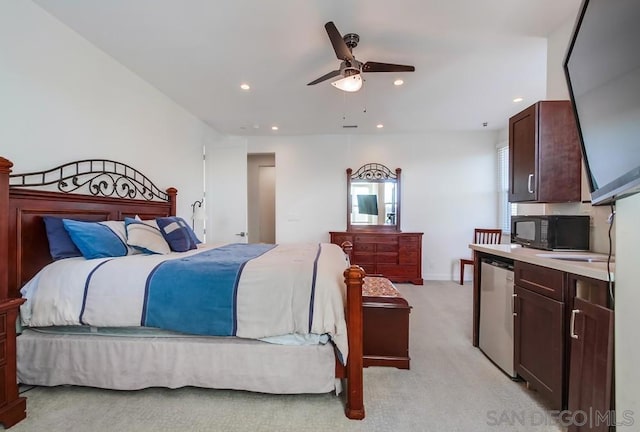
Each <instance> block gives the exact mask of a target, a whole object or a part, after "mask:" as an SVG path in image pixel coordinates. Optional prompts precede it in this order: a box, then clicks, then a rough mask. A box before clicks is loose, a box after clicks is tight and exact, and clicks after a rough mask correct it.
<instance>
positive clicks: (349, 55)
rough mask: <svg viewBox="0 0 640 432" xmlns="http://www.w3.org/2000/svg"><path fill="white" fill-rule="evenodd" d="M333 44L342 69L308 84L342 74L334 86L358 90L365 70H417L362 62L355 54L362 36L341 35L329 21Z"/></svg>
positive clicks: (328, 26) (330, 38)
mask: <svg viewBox="0 0 640 432" xmlns="http://www.w3.org/2000/svg"><path fill="white" fill-rule="evenodd" d="M324 28H325V29H326V30H327V34H328V35H329V40H331V45H333V50H334V51H335V52H336V56H337V57H338V59H339V60H342V63H340V69H336V70H334V71H331V72H329V73H327V74H325V75H322V76H321V77H320V78H318V79H315V80H313V81H311V82H310V83H309V84H307V85H314V84H318V83H320V82H322V81H326V80H328V79H330V78H334V77H337V76H342V79H339V80H336V81H334V82H332V83H331V84H333V85H334V86H336V87H338V88H339V89H341V90H344V91H358V90H360V87H362V77H361V74H362V73H363V72H413V71H415V70H416V68H415V67H413V66H407V65H399V64H391V63H379V62H366V63H362V62H359V61H358V60H356V58H355V57H354V55H353V52H352V51H353V48H355V47H356V46H358V42H360V36H358V35H357V34H355V33H347V34H346V35H344V37H343V36H341V35H340V32H339V31H338V29H337V28H336V25H335V24H334V23H333V21H329V22H328V23H326V24H325V25H324Z"/></svg>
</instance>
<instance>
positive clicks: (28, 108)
mask: <svg viewBox="0 0 640 432" xmlns="http://www.w3.org/2000/svg"><path fill="white" fill-rule="evenodd" d="M214 135H215V132H214V131H213V130H212V129H210V128H209V127H208V126H207V125H205V124H204V123H203V122H202V121H200V120H198V119H196V118H195V117H194V116H192V115H191V114H189V113H187V112H186V111H185V110H184V109H182V108H181V107H180V106H178V105H177V104H175V103H174V102H173V101H172V100H170V99H169V98H168V97H166V96H165V95H164V94H162V93H160V92H159V91H158V90H156V89H155V88H154V87H152V86H151V85H149V84H148V83H147V82H145V81H143V80H142V79H140V78H139V77H138V76H137V75H135V74H133V73H132V72H131V71H130V70H128V69H126V68H125V67H124V66H122V65H121V64H120V63H118V62H116V61H115V60H114V59H113V58H111V57H109V56H107V55H106V54H104V53H103V52H102V51H100V50H98V49H97V48H96V47H94V46H93V45H91V44H89V43H88V42H87V41H86V40H85V39H83V38H82V37H80V36H79V35H78V34H76V33H74V32H73V31H72V30H70V29H69V28H68V27H66V26H64V25H63V24H61V23H60V22H59V21H57V20H56V19H55V18H53V17H51V16H50V15H49V14H47V13H46V12H45V11H43V10H42V9H40V8H39V7H38V6H36V5H34V4H33V3H31V2H30V1H15V0H14V1H2V2H0V156H3V157H5V158H7V159H9V160H11V161H12V162H13V163H14V172H16V173H17V172H27V171H32V170H40V169H45V168H50V167H54V166H56V165H59V164H63V163H66V162H70V161H73V160H78V159H83V158H89V159H90V158H105V159H113V160H117V161H120V162H124V163H127V164H129V165H131V166H133V167H134V168H137V169H139V170H140V171H142V172H143V173H144V174H145V175H147V176H148V177H149V178H150V179H151V180H152V181H153V182H154V183H155V184H156V185H157V186H158V187H159V188H160V189H166V188H168V187H171V186H173V187H176V188H177V189H178V214H179V215H181V216H183V217H185V218H186V219H188V218H190V217H191V207H190V204H191V203H192V202H193V201H195V200H196V199H199V198H200V197H201V196H202V183H203V182H202V146H203V143H204V142H205V141H207V140H210V139H211V136H214Z"/></svg>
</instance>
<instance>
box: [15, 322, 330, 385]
mask: <svg viewBox="0 0 640 432" xmlns="http://www.w3.org/2000/svg"><path fill="white" fill-rule="evenodd" d="M17 363H18V365H17V366H18V382H19V383H21V384H28V385H42V386H56V385H63V384H68V385H79V386H89V387H98V388H106V389H114V390H138V389H143V388H148V387H168V388H179V387H185V386H195V387H205V388H217V389H234V390H247V391H253V392H262V393H274V394H296V393H328V392H331V391H334V390H336V391H338V392H339V391H340V383H339V381H337V380H336V379H335V355H334V348H333V346H332V345H331V344H326V345H303V346H288V345H275V344H270V343H266V342H262V341H255V340H248V339H240V338H217V337H189V338H175V337H173V338H163V337H154V338H150V337H142V338H140V337H117V336H91V335H68V334H65V335H59V334H45V333H40V332H37V331H34V330H29V329H25V330H24V331H23V332H22V334H21V335H19V336H18V339H17Z"/></svg>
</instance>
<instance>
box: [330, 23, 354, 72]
mask: <svg viewBox="0 0 640 432" xmlns="http://www.w3.org/2000/svg"><path fill="white" fill-rule="evenodd" d="M324 28H325V30H327V34H328V35H329V39H330V40H331V45H333V50H334V51H335V52H336V57H338V58H339V59H340V60H348V61H350V62H352V61H353V54H351V50H350V49H349V47H348V46H347V44H346V43H345V42H344V39H342V35H341V34H340V32H339V31H338V29H337V28H336V25H335V24H334V23H333V21H329V22H328V23H326V24H325V25H324Z"/></svg>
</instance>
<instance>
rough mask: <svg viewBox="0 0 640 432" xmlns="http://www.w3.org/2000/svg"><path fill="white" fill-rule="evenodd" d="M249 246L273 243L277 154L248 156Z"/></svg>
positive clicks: (274, 240)
mask: <svg viewBox="0 0 640 432" xmlns="http://www.w3.org/2000/svg"><path fill="white" fill-rule="evenodd" d="M247 211H248V215H247V219H248V231H249V235H248V241H249V243H275V242H276V155H275V153H250V154H247Z"/></svg>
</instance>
